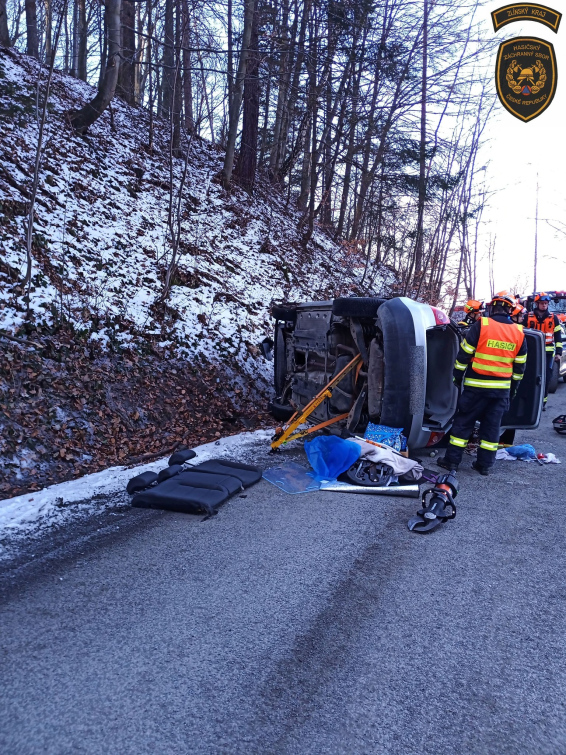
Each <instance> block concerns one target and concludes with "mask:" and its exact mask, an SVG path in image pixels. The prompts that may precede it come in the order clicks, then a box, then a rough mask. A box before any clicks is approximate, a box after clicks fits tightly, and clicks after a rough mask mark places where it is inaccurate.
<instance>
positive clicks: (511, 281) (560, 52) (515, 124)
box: [476, 0, 566, 298]
mask: <svg viewBox="0 0 566 755" xmlns="http://www.w3.org/2000/svg"><path fill="white" fill-rule="evenodd" d="M541 2H542V0H539V3H541ZM506 4H507V3H504V2H501V1H500V2H493V3H490V4H489V5H487V6H486V8H485V12H486V14H487V15H488V17H489V13H491V11H493V10H496V9H497V8H501V7H502V6H504V5H506ZM548 7H551V8H554V9H555V10H557V11H559V12H560V11H563V10H564V8H563V6H562V3H560V4H558V3H556V0H555V1H554V3H552V4H550V5H549V6H548ZM565 16H566V12H565ZM489 25H490V28H491V30H492V33H493V35H494V37H495V38H496V39H498V40H499V39H500V41H504V40H505V39H509V38H510V37H519V36H523V37H524V36H530V37H538V38H539V39H543V40H545V41H546V42H551V43H552V44H553V45H554V50H555V53H556V59H557V64H558V87H557V90H556V94H555V96H554V100H553V101H552V103H551V104H550V106H549V107H548V108H547V109H546V110H545V111H544V112H543V113H542V114H541V115H540V116H538V117H537V118H534V119H533V120H532V121H530V122H529V123H524V122H523V121H520V120H519V119H518V118H515V117H514V116H512V115H511V114H510V113H508V112H507V111H506V110H505V109H504V107H503V105H501V103H500V102H499V100H498V101H497V105H496V107H495V112H494V115H493V116H492V122H490V123H489V124H488V126H487V128H486V136H487V138H488V140H489V142H488V144H487V145H486V146H485V147H484V148H483V149H482V152H481V153H480V154H481V158H480V159H481V160H482V162H479V165H480V166H481V165H484V164H485V165H486V166H487V168H486V187H487V189H488V192H493V193H492V194H491V197H490V200H489V206H488V207H487V208H486V209H485V211H484V213H483V216H482V227H481V242H482V243H481V244H480V249H483V251H484V260H483V261H482V263H481V265H480V269H479V275H478V289H477V292H476V294H477V295H478V296H480V297H484V298H487V297H488V296H489V295H490V294H491V291H490V285H489V265H488V262H487V254H485V250H486V249H487V247H488V245H489V239H490V236H491V237H493V236H495V237H496V239H495V262H494V283H495V290H496V291H499V290H501V289H505V288H506V289H510V290H513V292H514V293H527V292H529V293H530V292H531V291H532V288H533V273H534V249H535V208H536V195H537V190H536V186H537V174H538V184H539V192H538V198H539V222H538V266H537V289H538V290H545V289H546V290H549V289H550V290H559V289H560V290H562V289H563V290H566V138H565V137H566V128H565V121H566V68H564V69H563V68H562V67H563V66H565V67H566V20H565V18H563V19H562V23H561V26H560V28H559V30H558V34H555V33H554V32H553V31H552V30H551V29H549V28H548V27H546V26H544V25H543V24H539V23H535V22H523V23H512V24H508V25H507V26H504V27H503V28H502V29H500V30H499V31H498V32H497V33H496V32H494V31H493V26H492V24H491V19H490V18H489ZM495 56H496V54H495V55H494V59H493V72H494V73H493V79H492V86H493V87H494V88H495ZM547 221H550V223H552V224H554V225H557V226H559V225H560V223H562V224H563V226H562V227H563V228H564V233H559V232H557V231H555V230H554V229H553V228H552V227H551V225H550V224H549V222H547Z"/></svg>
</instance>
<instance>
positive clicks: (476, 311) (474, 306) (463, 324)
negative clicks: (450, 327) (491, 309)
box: [458, 299, 483, 333]
mask: <svg viewBox="0 0 566 755" xmlns="http://www.w3.org/2000/svg"><path fill="white" fill-rule="evenodd" d="M464 312H465V313H466V314H465V316H464V319H463V320H461V321H460V322H459V323H458V328H459V330H460V332H462V333H464V332H465V331H467V330H468V328H469V327H471V326H472V325H473V324H474V323H475V322H477V321H478V320H479V319H480V317H481V316H482V313H483V302H481V301H477V300H476V299H468V301H467V302H466V303H465V304H464Z"/></svg>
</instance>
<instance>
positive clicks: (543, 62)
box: [495, 37, 558, 122]
mask: <svg viewBox="0 0 566 755" xmlns="http://www.w3.org/2000/svg"><path fill="white" fill-rule="evenodd" d="M557 78H558V71H557V68H556V55H555V53H554V47H553V46H552V45H551V44H550V42H546V41H545V40H544V39H538V38H536V37H515V38H514V39H509V40H507V42H502V44H501V45H500V46H499V52H498V55H497V64H496V68H495V79H496V85H497V94H498V95H499V99H500V101H501V103H502V105H503V106H504V107H505V108H506V109H507V110H508V111H509V112H510V113H511V114H512V115H514V116H515V117H516V118H519V119H520V120H522V121H524V122H527V121H530V120H532V119H533V118H536V117H537V116H538V115H540V114H541V113H542V112H543V111H544V110H546V108H547V107H548V106H549V105H550V103H551V102H552V98H553V97H554V94H555V92H556V82H557Z"/></svg>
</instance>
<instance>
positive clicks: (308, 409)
mask: <svg viewBox="0 0 566 755" xmlns="http://www.w3.org/2000/svg"><path fill="white" fill-rule="evenodd" d="M361 361H362V357H361V354H356V356H355V357H354V358H353V359H352V361H351V362H348V364H347V365H346V366H345V367H344V369H343V370H341V371H340V372H339V373H338V374H337V375H336V376H335V377H333V378H332V380H331V381H330V382H329V383H327V384H326V385H325V386H324V388H323V389H322V390H321V391H320V393H317V395H316V396H315V397H314V398H313V399H312V401H310V402H309V403H308V404H307V405H306V406H305V408H304V409H303V411H302V412H301V414H299V413H298V412H295V413H294V414H293V416H292V417H291V419H290V420H289V421H288V422H287V423H286V424H285V425H283V427H278V428H277V430H276V431H275V437H274V439H273V440H272V442H271V449H272V450H273V451H275V450H276V449H277V448H279V446H282V445H283V444H284V443H288V442H289V441H291V440H295V439H296V438H301V437H302V436H304V435H308V434H309V433H312V432H314V431H315V430H320V429H321V428H322V427H327V426H328V425H331V424H333V423H334V422H339V421H340V420H341V419H345V418H346V417H347V416H348V413H346V414H341V415H340V416H338V417H334V418H333V419H330V420H327V421H326V422H321V423H320V424H319V425H315V426H314V427H311V428H309V429H307V430H299V432H295V430H296V429H297V428H298V427H300V426H301V425H302V424H303V423H304V422H305V421H306V420H307V418H308V417H310V415H311V414H312V413H313V412H314V410H315V409H316V408H317V406H320V404H322V402H323V401H324V399H326V398H330V397H331V396H332V391H333V390H334V388H335V387H336V386H337V385H338V383H339V382H340V381H341V380H342V378H344V377H346V375H347V374H348V373H349V372H351V371H352V370H353V369H354V368H355V367H356V366H357V365H358V364H361Z"/></svg>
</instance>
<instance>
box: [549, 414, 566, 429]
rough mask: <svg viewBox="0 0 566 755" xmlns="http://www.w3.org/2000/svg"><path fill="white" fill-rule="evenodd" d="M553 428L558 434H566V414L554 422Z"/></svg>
mask: <svg viewBox="0 0 566 755" xmlns="http://www.w3.org/2000/svg"><path fill="white" fill-rule="evenodd" d="M552 427H553V428H554V429H555V430H556V432H557V433H560V434H562V433H566V414H559V415H558V417H555V418H554V419H553V420H552Z"/></svg>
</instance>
